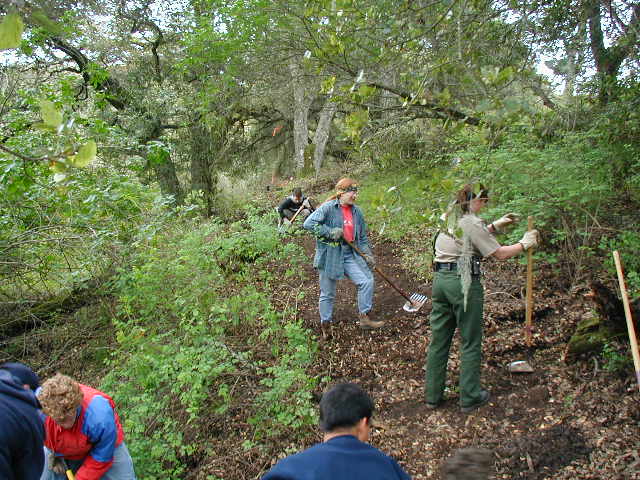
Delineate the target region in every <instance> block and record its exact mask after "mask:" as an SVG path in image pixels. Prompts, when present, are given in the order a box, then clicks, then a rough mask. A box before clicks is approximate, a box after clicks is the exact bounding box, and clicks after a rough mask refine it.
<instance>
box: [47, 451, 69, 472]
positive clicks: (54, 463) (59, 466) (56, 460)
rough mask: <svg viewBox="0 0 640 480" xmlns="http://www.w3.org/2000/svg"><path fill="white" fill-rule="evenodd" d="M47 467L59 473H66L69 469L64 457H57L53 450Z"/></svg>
mask: <svg viewBox="0 0 640 480" xmlns="http://www.w3.org/2000/svg"><path fill="white" fill-rule="evenodd" d="M47 467H48V468H49V470H51V471H53V472H54V473H57V474H58V475H64V474H65V472H66V471H67V464H66V462H65V461H64V458H62V457H56V455H55V453H53V452H51V453H50V454H49V456H48V458H47Z"/></svg>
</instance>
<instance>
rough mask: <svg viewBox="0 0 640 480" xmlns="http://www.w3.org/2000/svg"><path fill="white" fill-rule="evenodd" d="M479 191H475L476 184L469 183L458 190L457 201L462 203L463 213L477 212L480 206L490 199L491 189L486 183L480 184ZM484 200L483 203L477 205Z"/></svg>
mask: <svg viewBox="0 0 640 480" xmlns="http://www.w3.org/2000/svg"><path fill="white" fill-rule="evenodd" d="M479 187H480V188H479V190H480V192H479V193H475V192H474V184H472V183H467V184H466V185H465V186H464V187H462V188H461V189H460V190H458V193H457V194H456V203H458V204H459V205H460V208H461V209H462V212H463V213H469V211H471V212H474V213H475V212H476V211H477V210H478V208H477V207H478V206H482V205H484V203H486V202H487V201H488V200H489V189H487V188H486V187H485V186H484V185H482V184H480V185H479ZM479 202H482V205H476V204H478V203H479Z"/></svg>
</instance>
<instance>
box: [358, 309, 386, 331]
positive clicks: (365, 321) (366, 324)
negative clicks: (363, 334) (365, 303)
mask: <svg viewBox="0 0 640 480" xmlns="http://www.w3.org/2000/svg"><path fill="white" fill-rule="evenodd" d="M358 318H359V320H360V328H361V329H362V330H373V329H374V328H380V327H384V322H383V321H382V320H380V321H375V320H371V319H370V318H369V315H368V314H367V313H361V314H360V315H359V317H358Z"/></svg>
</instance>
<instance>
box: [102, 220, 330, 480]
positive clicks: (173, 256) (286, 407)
mask: <svg viewBox="0 0 640 480" xmlns="http://www.w3.org/2000/svg"><path fill="white" fill-rule="evenodd" d="M150 232H151V233H150ZM282 258H286V259H287V260H286V261H287V262H290V263H291V264H292V268H291V269H290V270H288V271H287V272H286V275H289V276H293V275H296V274H297V275H300V269H299V268H296V265H297V264H298V263H299V262H300V261H301V260H302V258H303V257H302V254H301V251H300V249H299V248H298V247H297V246H296V245H294V244H286V245H282V244H281V242H280V238H279V236H278V233H277V230H276V228H275V227H274V225H273V224H272V223H271V222H270V221H269V219H266V218H261V217H257V216H254V215H252V214H249V217H248V219H247V220H242V221H239V222H236V223H233V224H231V225H228V226H225V225H223V224H221V223H219V222H215V221H214V222H210V223H206V224H198V223H196V222H195V221H192V220H184V221H178V222H175V223H174V226H172V227H171V228H168V229H161V230H158V231H155V232H153V231H152V230H150V229H147V230H146V231H145V239H144V240H143V241H140V243H139V246H138V248H137V249H136V252H135V254H134V255H133V257H132V265H131V267H130V268H128V269H126V270H123V271H122V272H121V273H120V276H119V278H118V280H117V282H115V289H116V291H117V292H118V296H119V301H120V306H119V312H118V316H117V317H116V318H115V319H114V320H113V322H114V325H115V326H116V331H117V341H118V349H117V351H115V352H114V353H113V355H112V358H111V360H110V366H111V368H112V370H111V372H110V373H109V375H107V377H106V378H105V379H104V384H103V388H105V389H106V390H107V391H109V392H112V393H113V395H114V397H115V399H116V401H117V403H118V405H119V410H120V411H121V412H122V417H123V422H124V427H125V430H126V432H127V435H128V436H129V438H130V442H129V445H130V449H131V452H132V456H133V458H134V460H135V463H136V470H137V471H138V472H139V475H140V477H141V478H145V479H159V478H177V477H179V476H180V475H182V474H183V472H184V467H183V464H184V459H185V458H186V457H188V456H189V455H191V454H193V453H194V452H195V448H196V447H195V445H196V443H195V441H194V439H195V438H197V435H198V433H197V430H196V429H195V423H196V422H197V421H199V420H200V417H201V416H202V415H209V416H211V415H213V416H214V417H215V416H220V417H222V416H224V414H225V412H227V411H228V410H229V409H230V408H232V407H233V406H234V405H236V406H237V404H238V402H240V401H243V402H244V401H245V400H246V398H253V400H252V401H250V402H249V405H250V406H249V409H247V408H246V406H245V407H243V409H244V411H245V414H246V415H247V420H248V421H249V423H250V424H251V425H252V428H253V433H252V437H251V438H252V439H253V440H252V441H253V442H257V441H260V440H261V439H263V438H268V437H269V436H271V435H277V434H280V433H282V432H283V431H284V430H285V429H286V430H287V432H289V433H292V432H295V430H296V429H300V428H302V427H303V426H306V425H308V424H309V423H310V422H312V421H314V414H313V409H312V407H311V391H312V389H313V388H314V386H315V382H316V380H315V379H312V378H310V377H309V376H308V375H307V373H306V368H307V367H308V365H309V364H310V362H311V361H312V359H313V355H314V354H315V351H316V349H317V345H316V343H315V341H314V340H313V338H312V337H311V336H310V335H309V332H308V331H306V330H305V329H304V328H303V327H302V325H301V324H300V322H299V321H297V320H295V319H294V320H290V318H291V317H294V315H292V312H288V311H283V312H277V311H276V310H275V309H274V308H273V307H272V305H271V303H270V295H271V294H272V291H273V287H272V284H273V283H274V281H279V282H281V281H282V278H273V277H272V275H271V274H270V273H269V272H268V270H266V269H265V268H264V266H265V265H267V264H269V263H272V262H277V261H279V259H282ZM230 285H231V286H233V285H235V288H234V291H233V292H231V293H229V292H228V290H229V288H230ZM256 376H257V377H258V378H259V379H260V382H259V383H260V387H259V391H258V392H257V395H256V393H255V388H256V387H255V385H253V384H251V385H249V384H246V385H245V384H244V383H243V382H244V381H243V380H241V379H243V378H255V377H256ZM248 392H251V393H248ZM285 399H286V401H284V400H285ZM244 403H246V402H244ZM194 431H195V433H194Z"/></svg>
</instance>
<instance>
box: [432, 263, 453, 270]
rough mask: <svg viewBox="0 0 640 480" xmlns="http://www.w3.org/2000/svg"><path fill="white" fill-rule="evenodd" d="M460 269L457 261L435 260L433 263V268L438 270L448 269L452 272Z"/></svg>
mask: <svg viewBox="0 0 640 480" xmlns="http://www.w3.org/2000/svg"><path fill="white" fill-rule="evenodd" d="M457 269H458V264H457V263H456V262H435V263H434V264H433V270H434V271H436V272H441V271H447V272H451V271H454V270H457Z"/></svg>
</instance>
